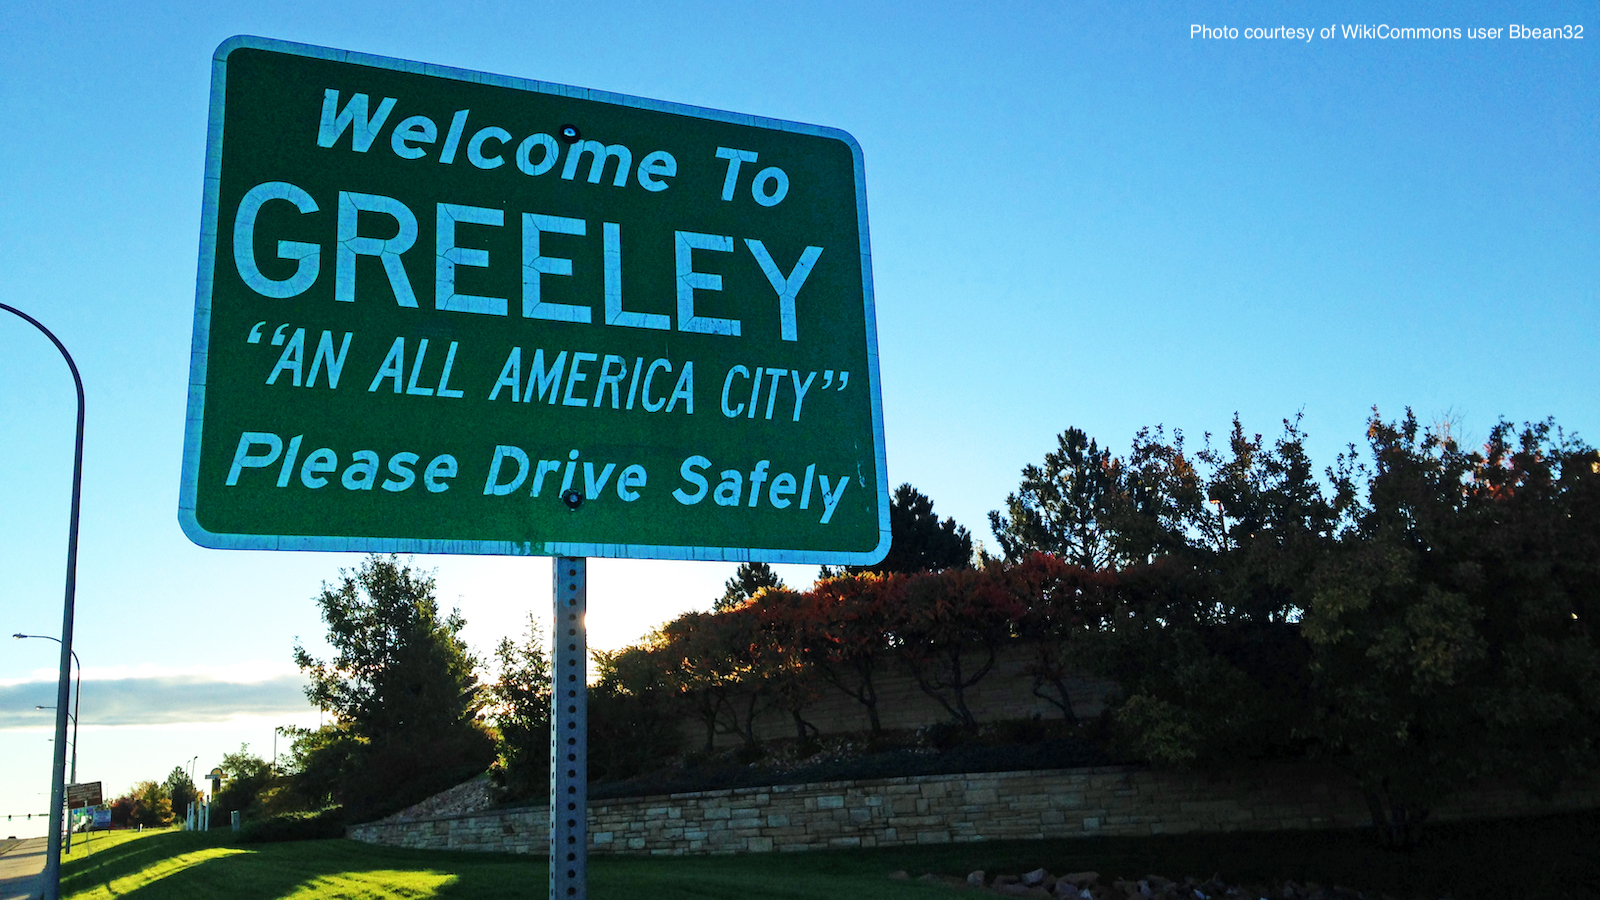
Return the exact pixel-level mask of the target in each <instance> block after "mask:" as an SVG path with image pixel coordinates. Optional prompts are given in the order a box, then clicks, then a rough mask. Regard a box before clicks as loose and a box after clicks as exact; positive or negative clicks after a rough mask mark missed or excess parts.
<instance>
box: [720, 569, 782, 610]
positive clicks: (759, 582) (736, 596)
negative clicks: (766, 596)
mask: <svg viewBox="0 0 1600 900" xmlns="http://www.w3.org/2000/svg"><path fill="white" fill-rule="evenodd" d="M781 587H783V579H782V578H779V577H778V575H777V573H776V572H773V571H772V567H771V566H769V565H767V564H766V563H764V562H744V563H740V564H739V568H738V570H737V571H735V572H734V573H733V577H732V578H730V579H728V581H727V582H726V583H725V584H724V585H723V590H722V596H721V597H718V598H717V599H716V601H715V602H713V603H712V604H711V611H712V612H724V611H726V610H730V609H733V608H734V607H737V606H741V605H743V604H744V603H745V602H747V601H748V600H749V599H750V598H751V597H754V596H755V595H756V593H757V592H758V591H760V590H761V589H762V588H781Z"/></svg>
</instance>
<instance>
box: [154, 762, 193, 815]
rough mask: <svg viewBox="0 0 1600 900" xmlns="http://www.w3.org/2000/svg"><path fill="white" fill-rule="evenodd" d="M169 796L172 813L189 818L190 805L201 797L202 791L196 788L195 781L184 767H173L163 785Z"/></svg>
mask: <svg viewBox="0 0 1600 900" xmlns="http://www.w3.org/2000/svg"><path fill="white" fill-rule="evenodd" d="M162 788H163V789H164V790H165V791H166V792H167V796H168V797H169V798H170V799H171V801H172V811H173V813H175V814H177V815H183V816H187V815H188V814H189V804H191V803H193V802H195V800H197V799H199V797H200V789H199V788H197V787H195V786H194V780H193V779H191V778H190V777H189V773H188V772H186V771H184V768H183V766H173V767H172V771H171V772H170V773H168V774H167V780H166V781H165V782H164V783H163V784H162Z"/></svg>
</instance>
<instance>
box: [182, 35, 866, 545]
mask: <svg viewBox="0 0 1600 900" xmlns="http://www.w3.org/2000/svg"><path fill="white" fill-rule="evenodd" d="M885 478H886V476H885V464H884V448H883V418H882V412H881V409H880V399H879V388H878V355H877V332H876V324H875V321H874V313H873V297H872V273H871V258H870V254H869V248H868V241H867V213H866V196H865V190H864V176H863V171H862V163H861V150H860V147H859V146H858V145H857V144H856V142H855V140H854V139H853V138H852V137H851V136H850V135H848V134H846V133H845V132H843V131H839V130H836V129H832V128H823V127H818V126H812V125H800V124H796V123H793V122H784V121H777V120H773V119H765V118H761V117H758V116H749V115H739V114H734V113H727V112H719V111H715V110H709V109H702V108H699V107H692V106H684V105H681V104H676V103H667V102H664V101H658V100H646V99H641V98H638V97H629V96H624V95H619V94H610V93H605V92H602V91H595V90H588V89H584V88H575V87H567V86H563V85H556V84H548V83H544V82H538V81H530V80H526V79H520V78H510V77H505V76H499V75H488V74H484V73H480V72H469V71H463V70H459V69H450V68H445V67H441V66H434V65H428V64H422V63H414V62H407V61H403V60H396V59H387V58H383V57H377V56H368V55H364V54H357V53H350V52H346V51H340V50H330V49H326V48H320V47H311V46H305V45H300V44H289V43H284V42H281V41H275V40H268V39H263V38H256V37H237V38H232V39H230V40H228V41H227V42H225V43H224V44H223V45H222V46H221V47H219V48H218V50H217V54H216V63H215V65H214V69H213V85H212V100H211V120H210V136H209V149H208V154H207V169H206V181H205V204H204V207H203V222H202V234H201V255H200V270H199V280H198V288H197V291H196V313H195V330H194V343H193V354H192V363H191V369H190V394H189V412H188V423H187V431H186V435H185V441H184V469H183V486H182V498H181V501H180V510H179V518H180V520H181V522H182V524H183V527H184V530H185V532H186V533H187V534H188V535H189V537H190V538H191V539H193V540H194V541H195V542H196V543H199V544H202V545H204V546H208V547H221V548H242V549H281V550H283V549H286V550H355V551H409V552H419V553H494V554H553V555H570V556H612V557H652V558H672V559H718V560H744V559H761V560H768V561H777V562H831V563H843V562H853V563H866V562H873V561H876V560H878V559H880V558H882V556H883V554H884V553H885V552H886V551H887V549H888V544H889V522H888V491H887V486H886V483H885Z"/></svg>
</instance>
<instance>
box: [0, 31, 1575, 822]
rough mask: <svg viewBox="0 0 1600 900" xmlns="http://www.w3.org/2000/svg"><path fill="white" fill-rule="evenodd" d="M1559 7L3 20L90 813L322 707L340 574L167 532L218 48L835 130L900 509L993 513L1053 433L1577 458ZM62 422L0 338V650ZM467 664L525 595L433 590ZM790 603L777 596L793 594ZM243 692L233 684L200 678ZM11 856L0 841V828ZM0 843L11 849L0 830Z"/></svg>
mask: <svg viewBox="0 0 1600 900" xmlns="http://www.w3.org/2000/svg"><path fill="white" fill-rule="evenodd" d="M1594 10H1595V7H1594V5H1593V4H1592V3H1588V4H1585V3H1566V4H1563V3H1520V4H1512V3H1484V4H1458V5H1452V6H1451V7H1450V8H1449V10H1448V11H1439V9H1438V8H1437V7H1435V6H1433V5H1426V4H1412V3H1344V4H1313V5H1311V6H1310V7H1309V8H1308V9H1304V10H1297V11H1293V12H1288V13H1286V12H1284V11H1283V9H1282V7H1281V6H1280V5H1277V4H1264V3H1210V4H1202V3H1164V4H1161V3H1157V4H1142V5H1138V6H1137V7H1132V6H1128V5H1124V4H1090V3H1070V4H1069V3H1056V4H1051V3H1034V4H1027V3H1004V4H988V5H985V6H984V7H983V8H982V9H979V8H978V7H977V5H975V4H974V5H955V4H928V3H919V4H909V3H908V4H889V3H871V2H850V3H807V4H761V3H751V4H719V3H702V4H693V3H689V4H673V5H665V4H644V3H636V4H628V3H594V4H585V5H583V6H581V7H574V6H573V5H571V4H551V3H541V2H530V3H491V2H480V3H457V4H450V5H448V6H446V7H441V6H439V5H437V4H422V3H411V2H396V3H385V4H364V3H337V2H334V3H321V2H319V3H286V2H252V3H248V4H246V3H207V4H170V5H161V6H156V5H153V4H152V5H149V6H147V7H146V8H141V9H137V10H136V9H135V8H134V7H129V6H128V5H126V4H111V3H100V4H95V3H63V4H29V5H22V6H18V7H16V8H14V9H11V10H8V12H7V27H6V28H5V29H4V32H3V34H0V59H3V60H4V62H5V76H4V79H3V81H0V111H3V112H4V115H5V121H6V122H7V123H9V125H10V139H8V140H6V141H4V142H0V272H3V273H4V274H5V288H4V290H3V291H0V298H3V299H4V302H6V303H10V304H12V305H15V306H19V307H22V308H24V309H26V310H28V311H30V312H31V313H32V314H34V315H35V316H37V317H38V318H40V319H42V320H43V321H45V323H46V324H48V325H49V326H50V327H51V328H53V329H54V330H55V331H56V332H57V333H58V334H59V335H60V337H61V338H62V339H63V340H64V341H65V342H66V343H67V345H68V347H69V348H71V350H72V352H73V353H74V354H75V355H76V357H77V359H78V362H79V365H80V367H81V368H82V370H83V374H84V378H85V382H86V385H87V390H88V401H89V432H88V449H87V456H86V466H85V476H84V490H85V494H84V520H83V531H82V534H83V538H82V550H81V562H80V588H79V631H78V640H77V649H78V652H79V654H80V656H81V657H82V658H83V659H84V661H85V663H86V664H87V666H88V673H89V679H88V681H87V683H86V685H85V688H84V719H83V725H84V728H85V731H84V734H83V738H82V748H81V754H80V756H81V758H80V764H79V768H80V775H81V776H82V777H83V778H84V779H85V780H89V779H96V778H98V779H102V780H104V781H105V782H106V783H107V788H108V789H112V790H118V789H121V788H123V787H126V786H127V785H128V784H129V783H131V782H132V781H133V780H135V779H138V778H144V777H161V776H162V775H164V774H165V773H166V772H167V771H168V770H170V769H171V768H172V767H173V766H174V765H178V764H179V763H184V762H187V761H188V760H189V759H190V758H191V757H192V756H195V755H197V754H199V755H200V756H201V759H200V760H199V766H200V768H202V769H204V768H209V766H210V765H212V764H214V762H215V761H216V759H217V758H219V757H220V754H221V753H222V752H224V751H226V750H228V749H232V748H234V747H236V746H237V745H238V743H239V742H241V741H249V742H250V743H251V744H252V749H255V750H257V751H260V752H268V751H269V749H270V744H271V739H272V727H273V725H276V724H287V723H290V722H301V723H305V722H307V721H309V722H311V723H314V722H315V719H316V712H315V710H311V709H309V707H306V706H305V705H304V704H303V703H302V702H301V701H300V700H299V699H298V698H297V696H296V692H295V690H294V684H295V679H294V677H293V676H294V674H295V673H294V670H293V667H292V665H290V663H289V654H290V648H291V646H292V643H293V641H294V639H295V638H296V637H299V638H300V639H302V640H303V641H306V642H307V643H308V646H311V647H312V648H313V649H315V648H316V647H317V646H318V643H319V641H320V635H321V634H322V626H321V623H320V622H319V620H318V617H317V611H316V607H315V605H314V603H313V602H312V597H313V596H314V595H315V593H316V592H317V590H318V587H319V585H320V583H321V582H322V581H323V580H326V579H331V578H333V577H335V576H336V574H337V571H338V569H339V568H340V567H344V566H351V565H353V564H355V563H356V562H357V561H358V560H357V558H356V557H354V556H347V555H335V554H291V553H276V554H274V553H261V552H225V551H213V550H204V549H201V548H198V547H195V546H193V545H192V544H190V543H189V542H188V541H187V540H186V539H185V538H184V537H183V535H182V533H181V532H180V531H179V529H178V525H177V519H176V506H177V490H178V474H179V462H180V453H181V444H182V432H183V418H184V401H185V386H186V384H187V378H188V364H189V354H188V350H189V338H190V333H191V326H192V316H193V309H194V281H195V263H196V251H197V246H198V234H199V213H200V194H201V175H202V172H203V156H204V149H205V138H206V133H205V128H206V109H207V102H208V90H209V78H210V61H211V52H212V50H213V49H214V48H215V47H216V45H217V44H218V43H220V42H221V41H222V40H224V39H225V38H227V37H228V36H230V35H233V34H238V33H250V34H259V35H266V36H271V37H277V38H282V39H287V40H292V41H301V42H306V43H313V44H320V45H325V46H332V47H340V48H347V49H355V50H361V51H365V52H370V53H376V54H380V55H385V56H392V57H400V58H405V59H416V60H425V61H429V62H437V63H442V64H446V65H451V66H456V67H460V68H465V69H476V70H482V71H487V72H494V73H500V74H507V75H514V76H520V77H528V78H536V79H540V80H544V81H552V82H559V83H566V84H574V85H582V86H586V87H594V88H601V89H605V90H609V91H615V92H620V93H627V94H635V95H640V96H646V97H654V98H661V99H666V100H672V101H677V102H682V103H689V104H695V105H700V106H707V107H713V108H718V109H727V110H734V111H739V112H749V113H757V114H760V115H764V116H770V117H774V118H783V119H791V120H797V121H802V122H808V123H815V124H821V125H827V126H833V127H838V128H843V129H845V130H847V131H849V132H851V133H852V134H853V135H855V137H856V138H857V140H858V141H859V142H860V144H861V146H862V148H863V151H864V156H865V160H866V172H867V192H868V205H869V209H870V215H871V224H872V245H873V252H874V282H875V287H876V296H877V312H878V330H879V335H880V352H881V360H882V383H883V409H884V421H885V433H886V438H887V444H888V450H887V453H888V469H889V477H890V481H891V483H892V484H894V483H899V482H901V481H910V482H912V483H913V484H915V485H917V486H918V487H919V488H921V489H922V490H923V491H925V492H926V493H928V494H929V495H930V496H932V497H933V499H934V501H935V503H936V509H937V510H938V511H939V512H941V513H943V514H945V515H953V516H954V517H955V518H956V519H957V520H958V521H960V522H961V523H963V524H965V525H967V526H968V527H969V528H971V529H972V530H973V532H974V534H975V536H977V537H979V538H980V539H982V540H984V541H985V543H986V544H988V545H989V546H990V547H991V548H993V546H994V542H993V539H992V537H991V536H990V535H989V534H988V529H987V525H986V520H985V516H986V514H987V512H988V511H989V510H991V509H995V508H997V507H999V506H1000V505H1001V504H1002V503H1003V502H1004V499H1005V495H1006V493H1007V492H1008V491H1011V490H1014V489H1015V487H1016V484H1017V478H1018V471H1019V469H1020V468H1021V467H1022V466H1023V465H1025V464H1026V463H1029V462H1033V461H1037V460H1039V459H1040V458H1041V457H1042V455H1043V454H1044V453H1045V452H1046V451H1047V450H1048V449H1050V447H1051V446H1052V445H1053V439H1054V436H1055V435H1056V434H1057V433H1059V432H1060V431H1061V430H1063V429H1064V428H1066V427H1068V426H1072V425H1076V426H1079V427H1082V428H1084V429H1086V430H1087V431H1088V432H1089V433H1090V434H1091V435H1094V436H1095V437H1097V438H1098V439H1099V440H1100V441H1101V442H1102V443H1103V444H1109V445H1110V446H1112V447H1113V448H1116V449H1118V450H1121V449H1124V448H1125V447H1126V446H1127V443H1128V440H1129V438H1130V437H1131V436H1132V434H1133V432H1134V431H1135V430H1136V429H1137V428H1139V427H1140V426H1143V425H1154V424H1158V423H1161V424H1165V425H1166V426H1168V427H1169V428H1171V427H1180V428H1183V429H1184V430H1185V431H1186V432H1187V433H1188V434H1189V435H1190V436H1191V438H1192V439H1198V437H1199V435H1200V434H1201V433H1202V432H1206V431H1210V432H1213V433H1220V432H1225V431H1226V429H1227V427H1228V422H1229V419H1230V417H1231V416H1232V415H1233V414H1234V413H1235V412H1238V413H1239V414H1240V415H1241V417H1242V418H1243V420H1244V423H1245V426H1246V428H1247V429H1248V430H1250V431H1260V432H1265V433H1267V434H1269V435H1270V434H1272V433H1274V432H1275V431H1276V430H1277V429H1278V427H1279V422H1280V420H1281V419H1283V418H1284V417H1286V416H1293V415H1295V414H1297V413H1303V415H1304V427H1305V428H1306V430H1307V431H1309V433H1310V435H1311V448H1312V451H1313V454H1314V456H1315V457H1316V459H1317V460H1318V462H1319V463H1320V464H1327V463H1330V462H1331V461H1332V458H1333V455H1334V454H1335V453H1336V452H1337V451H1338V450H1339V449H1340V448H1342V447H1343V446H1344V445H1345V444H1346V443H1349V442H1352V441H1360V440H1361V437H1362V434H1363V425H1364V422H1365V419H1366V417H1367V416H1368V415H1369V414H1370V411H1371V409H1372V408H1373V407H1374V406H1376V407H1378V409H1379V410H1380V411H1381V412H1382V414H1383V415H1385V416H1386V417H1395V416H1398V415H1400V414H1401V413H1402V411H1403V409H1404V408H1405V407H1406V406H1411V407H1413V408H1415V409H1416V411H1417V413H1418V415H1419V416H1420V417H1421V418H1422V419H1423V420H1424V421H1440V420H1445V419H1450V420H1454V421H1455V422H1456V423H1457V427H1458V429H1459V430H1460V431H1461V432H1462V433H1464V434H1465V435H1466V436H1467V437H1469V438H1473V439H1481V438H1482V437H1483V436H1484V435H1486V433H1487V431H1488V429H1489V427H1490V426H1491V425H1492V424H1493V423H1494V421H1495V420H1496V418H1497V417H1500V416H1504V417H1507V418H1510V419H1513V420H1517V421H1521V420H1527V419H1540V418H1543V417H1546V416H1554V417H1555V418H1556V420H1557V421H1558V423H1560V424H1561V425H1563V426H1564V427H1566V428H1567V429H1568V430H1569V431H1577V432H1578V433H1579V434H1580V435H1582V436H1584V437H1585V438H1587V439H1588V440H1589V441H1590V442H1591V443H1592V442H1594V441H1595V440H1597V439H1600V415H1597V413H1600V403H1597V402H1596V390H1595V386H1594V384H1595V381H1594V376H1593V366H1592V359H1593V356H1594V348H1595V347H1596V346H1597V344H1600V296H1597V287H1596V285H1597V284H1600V133H1597V132H1600V96H1597V94H1596V92H1595V90H1594V86H1595V85H1596V84H1600V70H1597V69H1600V67H1597V63H1596V47H1597V44H1596V41H1597V40H1600V31H1596V30H1595V29H1596V28H1600V22H1597V21H1595V20H1594ZM1350 23H1366V24H1373V25H1377V24H1382V23H1387V24H1391V25H1426V26H1439V27H1458V28H1461V29H1463V30H1465V29H1467V28H1469V27H1475V26H1488V27H1501V28H1504V27H1505V26H1507V25H1509V24H1511V23H1519V24H1523V25H1529V26H1552V25H1582V26H1584V27H1585V39H1584V40H1581V41H1546V40H1539V41H1529V40H1521V41H1512V40H1509V39H1507V38H1505V37H1502V38H1500V39H1498V40H1467V39H1465V38H1463V39H1461V40H1433V41H1399V40H1352V39H1344V38H1339V39H1329V40H1323V39H1321V38H1320V37H1319V38H1317V39H1315V40H1312V41H1310V42H1290V41H1283V40H1272V41H1261V40H1245V39H1243V37H1242V36H1241V38H1239V39H1235V40H1198V39H1192V38H1191V37H1190V26H1191V25H1192V24H1206V25H1212V26H1216V25H1222V26H1233V27H1236V28H1240V29H1244V28H1247V27H1251V26H1267V27H1271V26H1276V25H1289V26H1299V27H1317V28H1322V27H1328V26H1333V25H1339V24H1350ZM71 429H72V409H71V389H70V383H69V381H68V380H67V378H66V376H65V373H64V371H63V370H62V368H61V365H60V363H59V361H58V360H57V359H56V358H55V357H54V352H53V350H52V349H51V348H49V346H48V345H47V344H46V343H45V342H44V341H43V339H42V338H38V337H37V336H35V335H34V334H32V333H30V331H29V330H28V329H27V328H26V327H25V326H23V325H21V324H20V323H17V322H15V321H11V320H9V319H8V320H0V572H3V573H4V578H3V580H0V631H3V632H4V633H6V634H9V633H11V632H13V631H24V632H31V633H47V634H48V633H57V632H58V631H59V627H60V597H61V575H62V561H63V555H64V543H65V541H64V538H65V532H66V499H67V490H68V479H69V475H70V452H71ZM418 563H419V564H420V565H423V566H425V567H431V568H436V569H437V572H438V580H439V587H440V597H441V600H442V601H443V602H444V604H445V605H447V606H449V605H456V606H459V607H460V608H461V609H462V612H463V614H464V615H465V616H466V618H467V620H468V622H469V626H468V632H467V636H468V638H469V640H470V641H471V642H472V644H473V645H474V646H475V647H477V648H479V649H480V650H481V651H484V652H487V651H488V650H489V649H490V648H491V647H492V646H493V644H494V643H495V642H496V641H497V640H498V639H499V638H500V637H501V636H503V635H508V634H511V635H515V634H516V633H517V632H518V631H519V630H520V628H521V623H522V621H524V619H525V616H526V614H527V612H528V611H529V610H535V611H540V612H541V613H542V611H543V610H544V609H545V607H546V606H547V604H548V602H549V590H548V587H547V584H548V579H549V567H548V564H547V563H546V562H544V561H543V560H538V559H531V560H530V559H496V558H464V557H433V558H428V559H420V560H418ZM732 569H733V566H732V565H731V564H709V563H699V564H697V563H657V562H613V563H597V564H595V565H594V566H593V567H592V568H591V573H592V574H591V587H590V597H591V608H592V610H593V615H592V616H591V623H590V627H591V635H592V642H593V643H594V644H595V645H597V646H603V647H613V646H617V645H620V644H622V643H625V642H627V641H630V640H632V639H634V638H636V637H638V636H639V635H640V634H642V633H643V632H644V631H645V630H646V629H648V628H649V627H651V626H652V625H654V624H657V623H659V622H661V621H663V620H665V619H667V618H670V617H671V616H672V615H675V614H676V613H677V612H679V611H681V610H683V609H686V608H691V607H702V608H703V607H705V606H708V605H709V603H710V601H711V599H712V598H713V597H714V596H715V595H716V594H717V593H719V592H720V585H721V582H722V580H723V579H725V578H727V577H728V575H730V574H731V572H732ZM785 574H786V576H787V577H789V578H790V580H791V581H800V582H807V581H809V580H810V578H811V577H812V576H813V575H814V570H813V569H811V568H809V567H796V568H793V569H786V570H785ZM53 650H54V648H53V645H50V644H49V643H48V642H45V641H15V642H13V641H6V642H5V643H3V644H0V702H3V703H4V706H5V708H4V709H0V772H3V773H5V774H4V775H3V776H0V816H3V815H5V814H8V813H14V812H28V811H33V809H32V808H33V807H37V808H38V810H42V809H43V807H44V806H45V802H44V799H43V797H42V796H41V793H42V791H44V790H47V789H48V777H49V758H48V751H49V746H50V745H49V743H48V741H47V739H48V737H49V734H48V731H47V730H46V729H45V728H44V726H46V724H47V721H46V720H44V719H42V718H41V719H37V720H33V719H31V718H30V716H29V715H28V713H29V712H30V711H31V710H32V706H33V705H34V704H35V703H41V704H46V705H48V704H50V703H51V702H53V699H52V698H53V685H52V684H49V683H48V680H49V679H50V678H51V677H53V676H51V674H50V670H52V669H53V666H54V659H55V657H54V654H53ZM230 685H231V686H233V687H229V686H230ZM12 829H13V830H15V831H16V832H17V833H22V832H23V831H26V830H27V829H26V828H25V827H24V826H20V825H15V824H13V825H12ZM6 833H7V834H9V833H12V832H11V831H7V832H6Z"/></svg>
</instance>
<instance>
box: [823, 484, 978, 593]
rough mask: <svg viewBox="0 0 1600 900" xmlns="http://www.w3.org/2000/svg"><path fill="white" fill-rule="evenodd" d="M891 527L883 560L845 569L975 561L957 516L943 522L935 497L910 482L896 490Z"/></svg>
mask: <svg viewBox="0 0 1600 900" xmlns="http://www.w3.org/2000/svg"><path fill="white" fill-rule="evenodd" d="M889 531H890V535H891V536H890V545H889V553H888V555H887V556H885V557H884V558H883V561H882V562H879V563H878V564H876V565H871V566H847V567H846V568H845V571H848V572H852V573H857V574H859V573H862V572H878V573H886V572H899V573H902V574H912V573H915V572H939V571H943V570H944V569H957V568H964V567H966V566H969V565H971V564H972V535H971V534H970V533H969V532H968V531H967V529H966V528H964V527H962V526H960V525H957V524H956V520H955V519H949V518H947V519H945V520H944V521H942V522H941V521H940V520H939V517H938V515H936V514H935V513H934V511H933V501H932V500H930V499H928V497H927V495H926V494H923V493H922V492H921V491H919V490H917V489H916V488H914V487H912V486H911V485H910V484H902V485H900V486H899V487H897V488H895V490H894V502H893V503H892V504H891V505H890V506H889ZM824 577H827V573H825V576H824Z"/></svg>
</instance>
